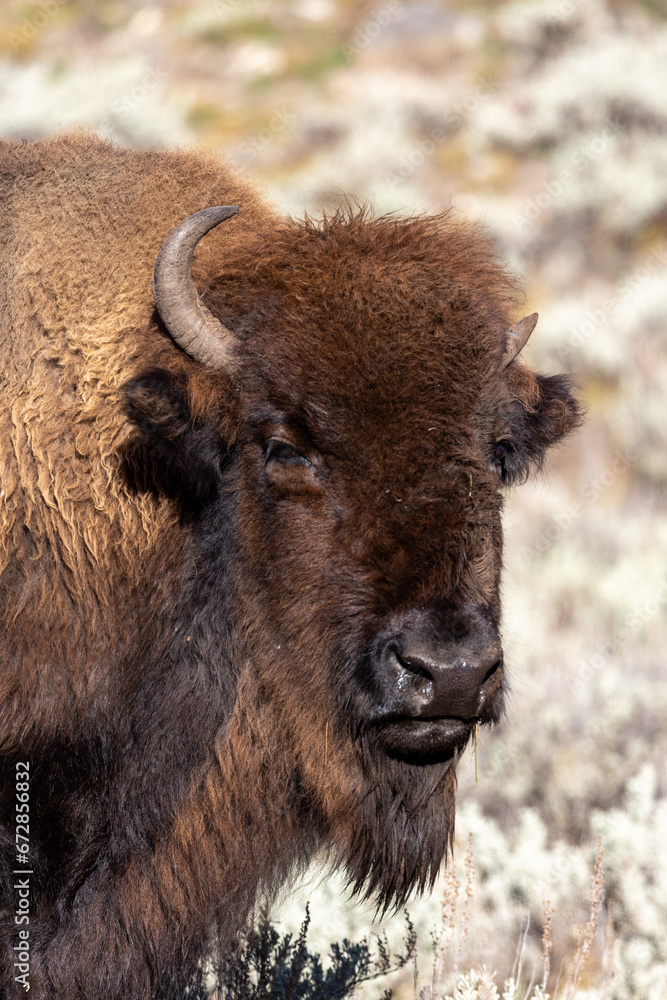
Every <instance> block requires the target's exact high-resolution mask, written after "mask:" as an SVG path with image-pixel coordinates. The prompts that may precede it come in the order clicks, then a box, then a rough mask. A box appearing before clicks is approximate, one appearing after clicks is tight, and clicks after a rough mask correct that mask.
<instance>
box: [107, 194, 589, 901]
mask: <svg viewBox="0 0 667 1000" xmlns="http://www.w3.org/2000/svg"><path fill="white" fill-rule="evenodd" d="M232 214H233V210H230V209H210V210H207V211H206V212H202V213H198V215H197V216H193V217H191V218H190V219H188V220H186V222H185V223H183V224H182V226H180V227H177V229H176V230H174V232H173V233H172V234H171V235H170V237H169V238H168V239H167V241H166V243H165V245H164V247H163V249H162V251H161V254H160V257H159V259H158V264H157V266H156V273H155V281H154V287H155V293H156V300H157V304H158V309H159V312H160V315H161V320H162V323H163V324H164V327H163V329H164V328H166V329H164V332H165V333H166V331H168V332H169V334H170V335H171V336H172V337H173V338H174V340H176V342H177V343H178V344H179V345H180V346H181V347H182V348H183V350H184V351H185V352H186V354H187V355H188V356H189V357H187V356H184V355H180V356H179V357H178V358H177V357H175V356H174V357H173V363H172V362H170V367H169V369H160V370H152V371H149V372H145V373H141V374H139V375H138V376H137V377H136V378H135V379H133V381H132V382H131V383H130V384H129V386H128V389H127V393H128V408H129V409H128V412H129V415H130V418H131V420H132V421H133V422H134V424H135V425H136V428H137V433H136V434H135V437H134V440H133V442H132V444H131V446H130V449H129V451H128V467H129V468H131V470H132V474H133V477H134V482H135V485H138V487H139V488H142V489H150V490H152V491H153V492H155V493H157V494H164V495H166V496H168V497H171V498H172V499H174V500H176V501H177V502H178V503H179V504H180V510H181V515H182V520H183V523H184V524H187V525H189V531H190V532H191V535H192V537H194V538H195V539H197V540H198V541H197V542H196V544H197V545H199V546H200V549H201V554H200V564H199V570H198V572H199V573H200V584H199V586H200V587H205V588H206V589H207V599H210V595H211V594H214V595H216V594H217V595H219V600H220V602H221V603H224V605H225V607H226V608H227V609H228V612H227V614H228V618H229V621H231V627H230V634H229V635H228V636H227V637H226V639H225V641H224V643H223V644H222V645H221V647H220V649H219V650H216V649H215V648H214V647H211V650H210V659H211V663H212V665H213V667H214V668H215V670H217V671H218V672H219V674H220V675H221V676H223V675H224V676H227V675H230V674H232V673H233V674H234V676H235V682H236V692H237V693H236V696H235V697H236V702H235V714H236V716H237V717H239V718H240V717H242V716H243V703H244V699H245V702H246V703H247V704H249V703H250V702H252V713H254V714H255V716H260V717H262V718H263V719H264V722H263V724H262V727H260V728H259V729H258V732H259V731H261V734H262V735H261V738H262V739H263V740H265V741H267V743H270V744H271V745H272V746H273V747H274V751H273V753H274V764H275V767H276V768H281V769H283V771H284V773H285V787H287V786H288V784H289V787H290V789H291V791H290V796H291V798H290V802H289V808H290V809H292V810H294V811H296V812H298V813H299V815H300V816H301V817H302V820H303V822H304V823H306V824H307V825H309V828H310V829H311V830H312V831H314V832H315V833H316V838H315V839H319V840H320V841H322V842H327V843H329V844H330V845H333V850H334V852H335V860H336V861H337V862H338V863H340V864H343V865H345V866H346V868H347V871H348V872H349V876H350V880H351V883H352V884H353V886H354V887H355V889H356V890H358V891H361V892H364V893H367V894H369V895H373V896H374V897H375V898H376V899H377V900H378V902H379V904H380V905H381V906H382V905H389V904H391V903H401V902H402V901H403V900H404V899H405V897H406V895H407V894H408V892H409V891H410V890H411V889H412V888H413V887H415V886H418V887H421V888H424V887H425V886H426V885H429V884H430V883H431V882H432V880H433V879H434V878H435V875H436V873H437V871H438V868H439V866H440V863H441V861H442V859H443V857H444V856H445V855H446V853H447V850H448V845H449V844H450V842H451V837H452V832H453V815H454V798H455V772H454V767H455V764H456V761H457V758H458V756H459V755H460V753H461V751H462V749H463V748H464V746H465V745H466V743H467V741H468V740H469V738H470V736H471V734H472V733H473V731H474V729H475V727H476V726H477V725H479V724H488V723H492V722H494V721H495V720H497V719H498V717H499V715H500V713H501V712H502V708H503V692H504V688H505V681H504V665H503V655H502V647H501V640H500V625H499V623H500V599H499V582H500V572H501V556H502V532H501V510H502V491H503V489H504V488H505V487H506V486H508V485H510V484H512V483H514V482H516V481H518V480H522V479H524V478H525V476H526V475H527V474H528V472H529V470H530V468H531V467H532V466H536V465H539V464H540V462H541V461H542V458H543V456H544V454H545V451H546V449H547V448H548V446H549V445H551V444H553V443H554V442H556V441H558V440H559V439H560V438H561V437H562V436H563V435H564V434H565V433H566V432H567V431H568V430H570V429H571V428H572V427H573V426H575V424H576V423H577V419H578V409H577V405H576V403H575V401H574V399H573V397H572V395H571V393H570V387H569V385H568V382H567V379H566V378H564V377H563V376H551V377H545V376H541V375H535V374H533V373H532V372H531V371H530V370H529V369H528V368H527V367H526V366H525V365H524V364H523V363H522V361H521V360H517V354H518V352H519V350H520V349H521V347H522V346H523V343H524V342H525V340H526V339H527V336H528V335H529V333H530V332H531V330H532V328H533V326H534V324H535V320H536V317H535V316H533V317H528V318H527V319H525V320H523V321H522V323H520V324H517V325H516V326H515V327H514V328H512V329H510V321H509V318H508V312H509V310H510V308H511V307H512V305H513V301H514V298H515V297H516V287H515V285H514V283H513V281H512V279H511V278H510V277H509V276H508V274H507V272H506V271H505V270H504V269H503V267H502V266H501V264H500V263H499V261H498V259H497V257H496V256H495V254H494V251H493V249H492V248H491V246H490V244H489V243H488V241H487V240H486V238H485V237H484V236H483V235H481V234H480V233H479V231H477V230H476V229H475V228H474V227H471V226H467V225H462V224H461V223H455V222H453V221H451V219H449V218H447V217H444V218H411V219H398V218H391V217H390V218H384V219H370V218H368V216H367V215H366V214H365V213H364V212H363V211H362V212H356V213H355V212H344V213H339V214H337V215H335V216H334V217H332V218H329V219H325V220H324V221H323V222H322V223H319V224H315V223H312V222H311V221H308V220H307V221H306V222H305V223H301V224H296V223H285V224H282V225H279V226H274V227H273V228H271V229H269V228H267V230H266V231H265V232H261V233H255V234H252V235H246V236H245V237H244V238H243V239H240V240H238V239H237V240H236V241H234V239H231V240H230V244H229V247H228V251H227V254H226V256H225V259H221V260H220V261H219V266H218V268H217V270H214V271H213V272H211V273H210V274H208V275H207V276H205V277H204V280H203V281H202V285H203V287H202V295H203V298H200V297H199V296H198V294H197V292H196V291H195V287H194V284H193V282H192V278H191V275H190V262H191V259H192V253H193V250H194V247H195V245H196V243H197V242H198V240H199V239H201V237H202V236H203V235H204V233H205V232H207V231H208V230H209V229H210V228H212V226H214V225H217V223H218V222H220V221H222V219H223V218H228V217H229V216H230V215H232ZM237 224H238V223H237V221H235V222H233V223H231V224H230V225H229V227H228V229H229V231H233V227H234V226H235V225H237ZM204 300H205V302H206V304H205V303H204ZM508 331H509V332H508ZM171 354H172V355H174V351H173V346H172V347H171ZM191 359H195V363H194V364H193V362H192V360H191ZM212 552H215V553H216V556H215V559H212V558H211V553H212ZM207 560H208V562H207ZM205 566H209V569H204V568H203V567H205ZM210 567H212V568H210ZM262 713H263V714H262ZM222 722H223V720H220V723H222ZM225 732H226V733H229V729H227V730H225ZM225 738H226V739H227V740H229V739H231V737H230V736H229V735H227V736H226V737H225ZM257 738H259V737H257ZM221 743H222V745H223V749H222V750H221V753H224V739H222V740H221ZM257 780H258V782H260V783H261V781H262V780H263V779H262V777H261V776H258V778H257Z"/></svg>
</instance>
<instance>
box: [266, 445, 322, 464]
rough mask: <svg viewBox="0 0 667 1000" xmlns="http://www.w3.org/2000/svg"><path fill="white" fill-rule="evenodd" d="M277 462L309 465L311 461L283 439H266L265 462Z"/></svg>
mask: <svg viewBox="0 0 667 1000" xmlns="http://www.w3.org/2000/svg"><path fill="white" fill-rule="evenodd" d="M269 462H279V463H280V465H310V464H311V463H310V462H309V461H308V459H307V458H306V457H305V455H302V454H301V452H299V451H297V450H296V448H294V447H293V446H292V445H291V444H287V443H286V442H285V441H268V442H267V445H266V464H267V465H268V464H269Z"/></svg>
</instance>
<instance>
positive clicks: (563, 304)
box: [0, 0, 667, 1000]
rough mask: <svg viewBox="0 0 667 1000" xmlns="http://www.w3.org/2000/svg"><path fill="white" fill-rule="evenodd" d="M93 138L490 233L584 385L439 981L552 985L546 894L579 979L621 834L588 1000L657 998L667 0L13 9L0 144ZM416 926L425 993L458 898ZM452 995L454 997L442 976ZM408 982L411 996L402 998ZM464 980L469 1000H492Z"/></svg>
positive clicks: (489, 751) (329, 898)
mask: <svg viewBox="0 0 667 1000" xmlns="http://www.w3.org/2000/svg"><path fill="white" fill-rule="evenodd" d="M77 123H85V124H89V125H92V126H94V127H96V128H98V129H99V130H100V131H102V132H103V133H105V134H107V135H110V136H113V137H114V138H115V139H117V140H118V141H119V142H121V143H124V144H127V145H134V146H162V147H168V146H172V145H174V144H195V145H200V146H202V147H205V148H208V149H213V150H216V151H219V152H220V154H221V155H225V156H227V157H230V158H231V159H232V160H233V161H234V162H235V163H237V164H239V165H241V166H243V167H245V168H246V169H247V170H249V171H250V172H251V173H253V174H254V175H255V176H256V178H257V179H258V181H259V182H260V183H261V184H263V185H264V186H265V188H266V189H267V191H268V192H269V193H270V194H271V196H272V197H273V198H274V199H275V200H276V201H277V202H278V203H279V204H280V205H281V206H283V207H284V209H285V210H287V211H289V212H291V213H294V214H297V215H302V214H303V212H304V211H307V212H311V213H314V214H317V213H318V212H320V211H321V210H322V208H325V209H326V208H332V207H334V206H336V205H337V204H338V203H339V202H340V200H341V198H342V197H343V195H344V193H346V192H349V193H352V194H354V195H356V196H358V197H360V198H364V199H370V200H371V201H372V202H373V203H374V205H375V207H376V210H377V211H378V212H385V211H394V210H399V211H402V212H411V211H415V210H418V211H441V210H443V209H445V208H447V207H448V206H450V205H453V206H454V209H455V210H456V211H459V212H461V213H464V214H465V215H467V216H472V217H474V218H479V219H481V220H483V222H484V223H485V224H486V225H487V226H488V227H489V228H490V229H491V230H492V232H493V233H494V234H495V237H496V239H497V241H498V243H499V245H500V246H501V248H502V250H503V251H504V253H505V255H506V256H507V258H508V259H509V260H510V262H511V264H512V265H513V267H514V268H515V270H516V271H517V272H518V273H519V274H520V275H521V277H522V279H523V281H524V284H525V288H526V296H527V301H526V310H525V311H526V312H531V311H533V310H534V309H536V310H538V311H539V313H540V323H539V326H538V328H537V331H536V334H535V335H534V337H533V340H532V341H531V344H530V345H529V347H528V349H527V356H528V359H529V360H530V361H531V362H532V363H534V364H535V365H537V366H539V367H541V368H542V369H544V370H547V371H557V370H565V371H569V372H572V373H573V374H574V375H575V377H576V378H577V380H578V382H579V385H580V392H581V396H582V397H583V399H584V400H585V403H586V405H587V407H588V420H587V423H586V425H585V427H584V429H583V430H582V431H581V432H580V433H579V434H578V435H577V437H576V439H575V440H574V441H573V442H571V443H569V444H568V445H567V447H563V448H562V449H561V450H560V451H559V452H558V453H557V454H556V455H554V456H553V459H552V461H551V463H550V465H549V469H548V471H547V472H546V473H545V474H544V475H543V476H542V477H541V478H538V479H537V480H535V481H534V482H533V483H531V484H529V485H527V486H526V487H523V488H522V489H521V490H520V491H518V492H517V493H516V494H510V495H509V496H508V502H507V512H506V537H507V558H506V562H507V572H506V583H505V604H506V629H505V634H506V648H507V654H508V660H509V665H510V669H511V673H512V678H513V681H512V687H513V695H512V702H511V706H510V711H509V715H508V718H507V720H506V722H505V723H504V724H503V725H502V726H501V727H500V728H499V730H498V731H497V732H495V733H494V734H492V735H491V734H489V735H484V736H483V745H480V746H479V748H478V761H477V781H475V774H474V765H473V761H472V758H467V759H466V760H465V761H464V762H463V766H462V768H461V782H460V803H461V805H460V811H459V821H458V836H457V848H456V857H457V862H458V864H459V865H460V866H461V865H462V863H463V857H464V854H465V850H466V842H467V838H468V834H469V833H472V837H473V841H472V842H473V859H474V866H475V875H474V882H473V884H472V887H471V895H470V896H469V897H465V891H464V890H463V889H462V891H461V902H460V906H459V918H458V923H457V929H456V930H453V931H446V933H445V936H447V934H450V933H451V934H453V943H452V945H451V947H450V951H449V955H448V959H447V961H448V963H449V964H448V965H447V969H448V970H449V972H450V973H451V971H452V970H453V968H454V965H455V964H456V963H457V961H458V968H459V969H465V968H469V967H470V966H474V967H477V968H479V967H480V966H482V965H483V964H485V965H486V967H487V970H489V971H495V972H497V980H496V981H497V982H498V983H499V984H500V983H501V982H502V981H503V980H504V978H505V977H507V976H509V975H510V974H511V972H512V966H513V963H514V960H515V956H516V954H517V947H518V946H519V947H520V943H521V940H522V935H524V932H525V930H526V928H527V933H526V937H525V948H524V953H523V964H522V980H523V981H525V986H526V987H527V985H528V980H529V979H530V976H531V971H532V969H533V966H535V968H536V970H537V971H536V975H537V976H538V979H541V975H542V973H541V968H542V965H541V957H540V952H541V932H542V925H543V922H544V909H543V901H544V900H549V901H550V903H551V905H552V906H553V907H554V908H555V913H554V917H553V929H552V938H553V952H552V969H553V970H554V975H553V976H552V978H551V980H550V984H551V985H550V989H551V990H552V992H553V988H554V986H555V981H556V979H555V977H556V974H557V973H558V970H559V968H560V967H561V964H562V963H565V964H564V965H563V966H562V972H561V983H564V982H565V981H566V980H567V977H568V972H567V968H568V965H567V963H568V962H570V963H571V962H572V958H573V955H574V953H575V951H576V947H577V938H576V927H577V925H580V924H583V923H585V922H586V920H587V918H588V907H589V903H588V883H589V880H590V876H591V872H592V866H593V859H594V856H595V852H596V844H597V840H598V837H601V838H602V843H603V846H604V850H605V858H604V868H605V881H606V891H607V897H606V903H605V907H604V912H603V914H602V915H601V917H600V924H599V926H600V930H599V931H598V933H597V935H596V937H595V940H594V942H593V946H592V957H591V959H590V961H589V962H588V964H587V966H586V971H585V972H584V975H583V978H582V981H581V986H580V988H579V992H578V993H577V996H578V997H582V998H583V997H588V998H590V1000H593V998H601V997H603V996H606V997H611V998H614V1000H629V998H635V997H636V998H641V1000H664V997H665V996H666V995H667V866H666V863H665V860H664V843H665V842H666V841H667V777H666V775H667V767H666V766H665V765H666V764H667V672H666V671H665V667H664V663H663V660H664V650H665V639H666V634H665V633H666V630H665V609H666V607H667V558H666V556H667V519H666V518H665V492H666V484H667V446H666V445H667V440H666V439H667V338H666V336H665V329H666V327H667V298H666V294H665V293H666V286H665V277H666V275H667V186H666V183H665V177H666V176H667V15H666V12H665V8H664V7H663V4H662V2H661V0H644V2H635V3H631V2H622V0H616V2H614V0H609V2H603V0H528V2H517V3H506V2H482V0H480V2H479V3H475V4H470V5H467V4H463V3H462V2H461V3H456V2H451V3H446V2H444V0H434V2H417V0H415V2H411V0H386V2H384V3H383V2H382V0H379V3H378V4H377V5H373V4H371V3H366V2H361V3H352V2H346V0H293V2H288V0H256V2H255V0H211V2H203V0H202V2H199V3H194V2H190V0H182V2H171V0H167V2H162V3H159V4H157V3H156V4H154V5H151V6H142V5H141V4H139V3H132V2H129V0H117V2H96V0H78V2H77V0H71V2H67V0H38V2H36V3H35V2H31V3H24V2H19V0H5V2H4V3H3V4H2V6H1V7H0V134H2V135H5V136H15V137H19V136H21V137H35V136H40V135H48V134H51V133H53V132H54V131H56V130H58V129H61V128H64V127H69V126H72V125H74V124H77ZM464 880H465V879H464V873H463V871H462V872H461V881H462V882H463V881H464ZM439 891H440V892H441V891H442V889H441V890H439ZM306 898H310V899H311V910H312V915H313V925H314V932H313V933H314V935H315V936H317V934H319V935H320V937H321V941H322V944H323V945H326V942H327V941H328V940H330V939H334V938H336V937H341V936H343V935H344V934H345V933H364V932H365V931H366V930H367V929H368V927H369V926H370V920H371V916H370V915H369V914H368V913H367V912H366V911H364V910H362V909H359V908H354V907H352V906H351V905H350V904H347V903H345V901H344V900H343V899H342V896H341V890H340V887H339V886H337V884H336V883H335V882H334V881H331V880H329V881H328V882H327V883H326V884H324V885H322V886H320V888H319V889H314V888H313V886H312V885H311V886H310V887H309V888H308V890H307V891H306V892H305V894H304V895H303V896H302V898H300V899H295V898H294V897H292V902H291V904H290V906H289V907H287V908H286V910H285V911H284V919H285V921H286V922H287V923H288V924H289V923H290V922H291V923H292V924H295V923H296V924H297V925H298V923H299V922H300V918H301V913H302V907H303V904H304V902H305V899H306ZM464 898H468V899H469V903H468V911H467V913H468V916H467V917H466V915H465V913H464V903H463V900H464ZM413 912H414V916H415V919H416V921H417V924H418V927H419V930H420V934H421V936H422V940H423V955H424V957H423V958H422V961H421V979H420V988H422V987H424V985H425V984H427V983H428V982H430V975H431V973H430V959H429V956H428V950H429V929H430V927H431V926H432V925H436V924H439V923H440V924H441V919H442V913H441V909H440V902H439V896H438V895H436V897H434V899H433V900H431V901H428V902H426V903H422V904H416V905H415V907H414V911H413ZM466 920H467V921H468V923H469V930H468V934H467V940H463V938H464V937H466V935H465V925H466ZM392 933H398V930H394V929H392V928H391V927H390V934H392ZM457 934H458V943H457V937H456V935H457ZM314 940H315V938H313V942H314ZM441 943H442V942H441ZM457 956H458V958H457ZM443 983H444V984H445V985H446V986H447V989H449V990H450V991H451V988H452V987H451V976H450V980H449V981H447V980H443V982H441V983H440V988H441V989H444V985H443ZM466 988H467V987H466ZM485 988H486V987H484V989H485ZM374 989H375V992H370V993H369V995H371V996H375V995H379V992H380V990H379V989H378V988H377V987H375V988H374ZM399 989H400V996H401V997H408V996H412V995H413V986H412V982H411V979H410V978H409V977H408V978H404V980H402V981H401V983H399ZM470 990H471V992H469V993H465V994H464V993H463V992H461V994H460V995H461V997H463V996H464V995H465V996H466V997H468V996H470V997H471V998H473V997H477V996H486V995H488V996H492V995H493V994H492V992H490V991H489V992H488V994H487V993H484V992H480V990H479V989H478V991H477V992H474V990H473V988H472V987H471V988H470ZM489 990H490V988H489ZM436 992H437V991H436ZM517 995H521V996H523V995H524V994H523V993H521V994H517Z"/></svg>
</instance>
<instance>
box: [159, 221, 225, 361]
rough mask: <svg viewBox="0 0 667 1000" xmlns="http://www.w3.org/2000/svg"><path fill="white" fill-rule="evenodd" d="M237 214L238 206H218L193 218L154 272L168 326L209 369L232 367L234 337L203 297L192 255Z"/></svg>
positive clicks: (171, 239) (175, 234)
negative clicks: (213, 231) (208, 235)
mask: <svg viewBox="0 0 667 1000" xmlns="http://www.w3.org/2000/svg"><path fill="white" fill-rule="evenodd" d="M237 212H238V207H236V206H235V205H216V206H215V207H214V208H205V209H204V210H203V211H202V212H195V214H194V215H189V216H188V217H187V219H184V220H183V222H181V223H179V225H178V226H176V228H175V229H172V231H171V232H170V233H169V235H168V236H167V238H166V240H165V241H164V243H163V244H162V247H161V248H160V252H159V254H158V255H157V261H156V262H155V270H154V271H153V295H154V297H155V304H156V305H157V308H158V312H159V313H160V316H161V317H162V321H163V323H164V325H165V326H166V327H167V329H168V330H169V333H170V334H171V336H172V337H173V338H174V340H175V341H176V343H177V344H178V345H179V347H182V348H183V350H184V351H185V352H186V354H189V355H190V357H191V358H194V359H195V361H201V363H202V364H204V365H207V366H208V367H209V368H226V367H227V366H228V365H229V362H230V353H231V352H230V343H231V338H232V336H233V335H232V333H231V331H230V330H228V329H227V327H226V326H224V324H223V323H221V322H220V320H219V319H216V318H215V316H214V315H213V313H212V312H211V311H210V310H209V309H207V308H206V306H205V305H204V303H203V302H202V301H201V299H200V298H199V295H198V294H197V289H196V288H195V286H194V282H193V280H192V274H191V270H190V268H191V266H192V255H193V253H194V249H195V247H196V246H197V244H198V243H199V241H200V240H201V239H202V237H204V236H206V233H208V232H209V230H210V229H213V228H214V226H217V225H219V224H220V223H221V222H224V221H225V219H229V218H230V217H231V216H232V215H236V213H237Z"/></svg>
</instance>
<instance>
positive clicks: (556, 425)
mask: <svg viewBox="0 0 667 1000" xmlns="http://www.w3.org/2000/svg"><path fill="white" fill-rule="evenodd" d="M515 373H516V375H517V376H519V375H521V376H522V377H521V381H523V382H524V385H523V386H522V389H523V390H524V391H519V392H518V393H517V404H519V405H518V406H517V409H516V410H515V411H514V415H513V416H512V418H511V419H510V423H511V427H512V440H513V442H514V446H515V451H514V457H513V462H510V463H509V466H508V480H509V481H512V480H514V481H516V480H520V479H525V477H526V476H527V475H528V473H529V472H530V469H531V467H532V468H535V467H537V468H539V467H540V466H541V465H542V462H543V460H544V457H545V455H546V451H547V449H548V448H550V447H551V445H552V444H556V442H558V441H560V440H561V438H562V437H564V436H565V435H566V434H569V432H570V431H572V430H574V429H575V428H576V427H578V426H579V424H580V423H581V420H582V416H583V414H582V410H581V407H580V405H579V403H578V401H577V399H576V398H575V396H574V393H573V391H572V382H571V380H570V379H569V378H568V376H567V375H534V374H533V373H532V372H530V371H529V370H528V369H526V368H523V369H522V370H518V369H515ZM524 380H525V381H524ZM517 381H518V378H517ZM517 387H518V386H517ZM526 390H527V391H526ZM512 465H514V468H512V467H511V466H512Z"/></svg>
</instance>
